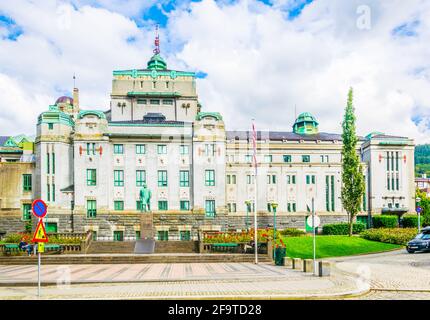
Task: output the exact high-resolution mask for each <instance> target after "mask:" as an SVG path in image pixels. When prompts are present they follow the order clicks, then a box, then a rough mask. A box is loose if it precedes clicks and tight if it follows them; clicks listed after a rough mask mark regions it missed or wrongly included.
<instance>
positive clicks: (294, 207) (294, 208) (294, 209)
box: [293, 202, 297, 212]
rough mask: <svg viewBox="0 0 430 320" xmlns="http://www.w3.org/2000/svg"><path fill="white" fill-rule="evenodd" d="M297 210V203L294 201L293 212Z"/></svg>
mask: <svg viewBox="0 0 430 320" xmlns="http://www.w3.org/2000/svg"><path fill="white" fill-rule="evenodd" d="M296 211H297V210H296V203H295V202H293V212H296Z"/></svg>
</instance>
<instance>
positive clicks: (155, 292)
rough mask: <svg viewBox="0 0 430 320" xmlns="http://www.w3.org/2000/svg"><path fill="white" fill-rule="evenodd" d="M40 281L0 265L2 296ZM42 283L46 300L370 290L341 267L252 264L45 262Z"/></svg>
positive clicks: (31, 293) (31, 295) (28, 292)
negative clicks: (324, 272) (317, 272)
mask: <svg viewBox="0 0 430 320" xmlns="http://www.w3.org/2000/svg"><path fill="white" fill-rule="evenodd" d="M36 281H37V269H36V267H35V266H0V299H36V298H37V297H36V291H37V288H36V286H35V285H36V284H37V283H36ZM69 281H70V284H68V282H69ZM57 282H58V285H57ZM42 284H43V285H44V287H43V288H42V297H41V298H42V299H211V298H212V299H324V298H334V297H342V296H350V295H358V294H363V293H365V292H367V289H365V288H364V289H363V288H360V287H359V286H357V281H356V278H355V277H354V276H352V275H349V274H347V273H345V272H342V271H339V270H337V269H334V270H333V271H332V275H331V276H330V277H324V278H320V277H315V276H313V275H312V274H305V273H303V272H301V271H297V270H291V269H287V268H285V267H277V266H274V265H269V264H259V265H255V264H252V263H195V264H135V265H122V264H115V265H69V266H55V265H51V266H42Z"/></svg>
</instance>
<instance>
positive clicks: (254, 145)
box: [252, 122, 257, 172]
mask: <svg viewBox="0 0 430 320" xmlns="http://www.w3.org/2000/svg"><path fill="white" fill-rule="evenodd" d="M252 149H253V151H254V155H253V157H252V158H253V159H252V160H253V163H254V167H255V171H256V172H257V132H256V131H255V125H254V122H252Z"/></svg>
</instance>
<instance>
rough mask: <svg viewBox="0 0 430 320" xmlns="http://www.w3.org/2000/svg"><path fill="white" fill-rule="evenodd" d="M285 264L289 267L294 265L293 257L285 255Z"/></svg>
mask: <svg viewBox="0 0 430 320" xmlns="http://www.w3.org/2000/svg"><path fill="white" fill-rule="evenodd" d="M284 266H285V267H287V268H292V267H293V259H292V258H290V257H284Z"/></svg>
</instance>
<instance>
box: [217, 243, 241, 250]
mask: <svg viewBox="0 0 430 320" xmlns="http://www.w3.org/2000/svg"><path fill="white" fill-rule="evenodd" d="M238 248H239V244H238V243H212V250H213V251H218V252H219V251H222V252H225V251H233V252H236V251H237V250H238Z"/></svg>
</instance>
